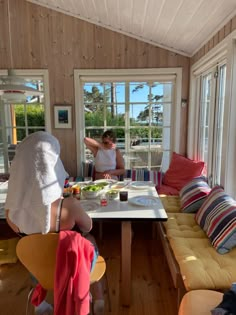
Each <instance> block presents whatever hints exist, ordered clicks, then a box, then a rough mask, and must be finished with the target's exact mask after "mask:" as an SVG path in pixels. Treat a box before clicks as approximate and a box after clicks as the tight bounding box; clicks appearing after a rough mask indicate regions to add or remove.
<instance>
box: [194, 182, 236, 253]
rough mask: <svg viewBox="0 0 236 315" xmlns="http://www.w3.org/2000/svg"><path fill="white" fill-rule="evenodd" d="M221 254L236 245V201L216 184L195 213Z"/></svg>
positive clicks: (198, 221)
mask: <svg viewBox="0 0 236 315" xmlns="http://www.w3.org/2000/svg"><path fill="white" fill-rule="evenodd" d="M195 218H196V221H197V223H198V224H199V225H200V226H201V227H202V229H203V230H204V231H205V232H206V233H207V236H208V237H209V239H210V240H211V243H212V245H213V246H214V247H215V248H216V250H217V252H218V253H219V254H225V253H227V252H229V251H230V249H232V248H233V247H234V246H236V201H235V200H234V199H232V198H231V197H230V196H229V195H227V194H226V193H225V192H224V189H223V188H222V187H220V186H215V187H214V188H213V189H212V191H211V192H210V194H209V195H208V197H207V199H206V200H205V202H204V203H203V205H202V207H201V208H200V209H199V211H198V212H197V213H196V215H195Z"/></svg>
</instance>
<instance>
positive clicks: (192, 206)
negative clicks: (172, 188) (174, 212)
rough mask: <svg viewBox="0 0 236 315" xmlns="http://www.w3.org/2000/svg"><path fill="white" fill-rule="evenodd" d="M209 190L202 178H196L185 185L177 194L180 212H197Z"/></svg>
mask: <svg viewBox="0 0 236 315" xmlns="http://www.w3.org/2000/svg"><path fill="white" fill-rule="evenodd" d="M210 191H211V188H210V187H209V186H208V184H207V182H206V180H205V178H204V177H196V178H194V179H193V180H191V181H190V182H189V183H188V184H187V185H185V186H184V187H183V188H182V189H181V190H180V192H179V196H180V201H181V211H182V212H186V213H194V212H197V211H198V210H199V208H200V207H201V205H202V204H203V202H204V200H205V199H206V197H207V195H208V194H209V193H210Z"/></svg>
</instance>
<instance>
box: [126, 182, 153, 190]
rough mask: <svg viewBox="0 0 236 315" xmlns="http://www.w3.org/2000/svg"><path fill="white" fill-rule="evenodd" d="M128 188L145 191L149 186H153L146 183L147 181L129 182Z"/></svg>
mask: <svg viewBox="0 0 236 315" xmlns="http://www.w3.org/2000/svg"><path fill="white" fill-rule="evenodd" d="M129 186H130V187H133V188H135V189H147V188H148V187H150V186H153V183H152V182H148V181H146V182H145V181H144V182H139V181H137V182H131V183H130V184H129Z"/></svg>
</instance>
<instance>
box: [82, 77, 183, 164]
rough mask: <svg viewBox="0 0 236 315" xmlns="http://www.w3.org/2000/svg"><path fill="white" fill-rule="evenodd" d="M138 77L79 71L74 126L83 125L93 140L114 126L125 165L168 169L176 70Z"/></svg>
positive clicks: (175, 98) (174, 110) (86, 153)
mask: <svg viewBox="0 0 236 315" xmlns="http://www.w3.org/2000/svg"><path fill="white" fill-rule="evenodd" d="M140 77H141V76H138V78H137V77H136V76H133V77H132V76H129V78H127V76H124V77H122V76H121V75H119V74H117V76H114V75H113V76H111V77H110V78H109V77H108V76H106V78H104V76H102V75H101V76H100V77H99V76H98V75H97V76H96V80H94V78H93V76H91V75H88V76H84V75H82V76H81V77H80V80H79V82H78V87H79V91H80V93H81V94H80V95H78V96H79V101H78V103H79V104H78V105H77V106H76V108H78V109H79V110H78V111H77V115H76V117H77V120H78V127H79V128H80V129H81V125H84V130H85V135H86V136H88V137H92V138H94V139H97V140H101V135H102V133H103V132H104V131H105V130H107V129H113V130H114V131H115V132H116V135H117V147H118V148H119V149H120V150H121V152H122V154H123V157H124V161H125V167H126V168H135V169H140V168H142V169H144V168H145V169H151V170H159V169H160V168H161V167H162V169H163V170H166V169H167V168H168V166H169V160H170V153H171V150H172V147H173V134H174V127H173V125H174V124H173V113H175V112H176V108H177V107H178V106H177V93H176V81H177V75H176V74H174V73H173V74H171V75H170V74H166V75H162V76H158V75H155V76H154V75H152V77H149V78H148V77H147V78H145V76H143V77H142V80H140ZM145 79H146V80H145ZM81 113H83V114H82V115H81ZM79 116H80V117H82V118H83V119H79ZM175 127H176V126H175ZM82 150H83V152H84V159H85V160H91V159H93V156H92V154H91V152H90V151H89V150H87V149H86V148H85V147H83V149H82Z"/></svg>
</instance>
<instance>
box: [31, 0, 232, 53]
mask: <svg viewBox="0 0 236 315" xmlns="http://www.w3.org/2000/svg"><path fill="white" fill-rule="evenodd" d="M27 1H29V2H32V3H35V4H38V5H41V6H45V7H48V8H51V9H53V10H56V11H60V12H62V13H65V14H68V15H71V16H74V17H77V18H79V19H82V20H86V21H88V22H91V23H94V24H97V25H100V26H102V27H105V28H108V29H111V30H113V31H117V32H120V33H122V34H126V35H128V36H131V37H134V38H137V39H139V40H142V41H144V42H148V43H151V44H152V45H155V46H159V47H163V48H166V49H169V50H172V51H175V52H178V53H180V54H182V55H186V56H190V57H191V56H193V55H194V53H195V52H196V51H197V50H198V49H199V48H200V47H201V46H202V45H203V44H205V43H206V42H207V41H208V40H209V39H210V38H211V37H212V36H213V35H214V34H215V33H216V32H217V31H218V30H219V29H220V28H221V27H222V26H224V25H225V24H226V23H227V22H228V21H229V20H230V19H231V18H232V17H233V16H234V15H235V14H236V1H235V0H198V1H196V0H27Z"/></svg>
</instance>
